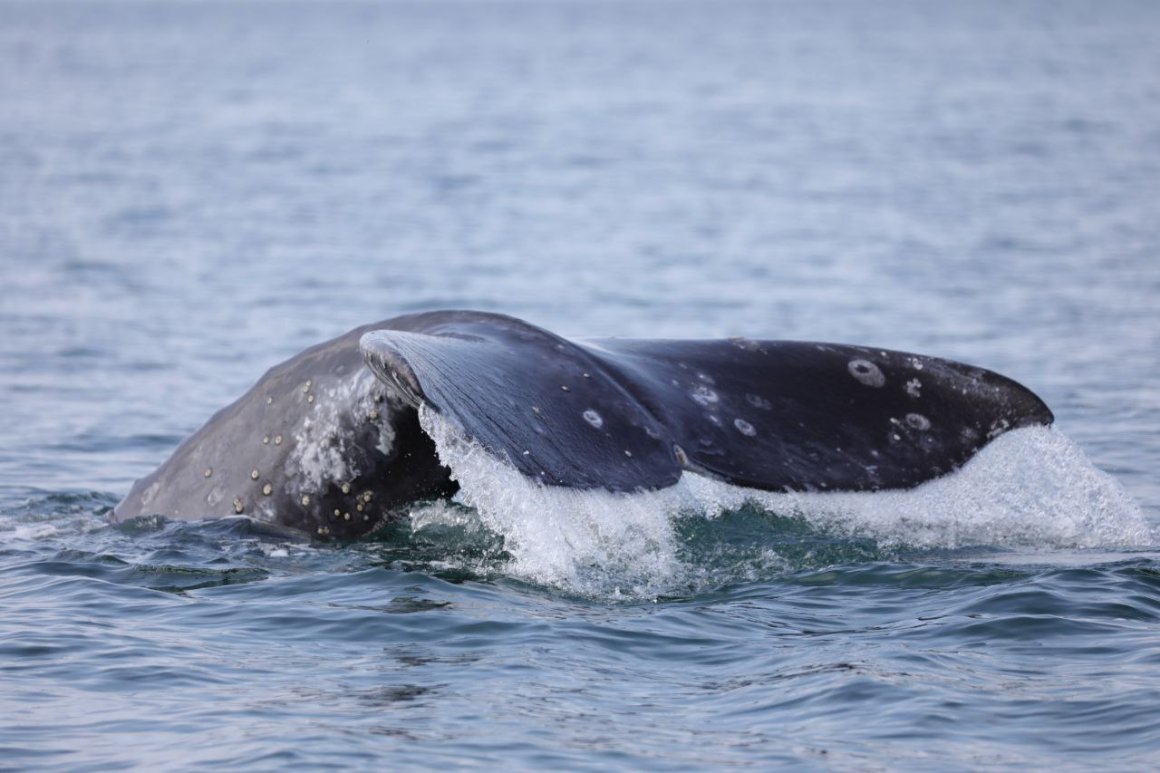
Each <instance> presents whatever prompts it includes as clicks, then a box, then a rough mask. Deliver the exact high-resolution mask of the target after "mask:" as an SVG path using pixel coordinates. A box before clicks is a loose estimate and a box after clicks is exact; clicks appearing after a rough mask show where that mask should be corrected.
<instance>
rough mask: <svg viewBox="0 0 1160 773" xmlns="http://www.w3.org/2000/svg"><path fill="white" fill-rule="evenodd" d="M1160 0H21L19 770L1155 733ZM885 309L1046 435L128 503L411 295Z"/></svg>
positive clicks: (10, 139) (597, 310)
mask: <svg viewBox="0 0 1160 773" xmlns="http://www.w3.org/2000/svg"><path fill="white" fill-rule="evenodd" d="M1158 72H1160V8H1158V7H1156V6H1154V5H1153V4H1149V3H1143V2H1141V3H1132V2H1110V3H1102V4H1099V5H1096V4H1086V3H1068V2H1046V1H1045V0H1044V1H1038V0H1037V1H1028V2H1016V3H999V2H994V3H991V2H980V3H973V4H970V5H969V6H966V7H957V6H954V7H952V6H943V5H938V4H933V3H922V2H905V1H904V0H891V1H890V2H885V3H877V4H874V5H872V6H871V5H868V4H862V3H842V2H834V3H825V4H814V3H805V2H801V3H797V2H769V3H744V2H727V3H708V2H684V3H680V2H675V3H674V2H659V1H658V2H625V3H616V2H600V3H595V4H589V3H581V2H567V1H564V2H507V1H505V0H491V1H488V2H482V3H466V2H464V3H458V2H439V3H434V4H420V3H402V2H383V3H379V2H339V3H325V4H324V3H310V2H279V1H276V0H275V1H271V2H257V1H251V2H240V3H214V2H195V1H193V0H188V1H183V2H159V1H158V2H149V1H148V0H141V1H140V2H133V1H132V0H104V1H93V2H75V3H74V2H52V3H32V2H0V280H2V281H0V396H3V398H4V403H5V410H4V411H3V412H0V767H3V768H12V769H20V770H24V769H67V770H78V769H81V770H83V769H123V768H144V769H189V768H211V767H221V768H229V769H272V768H282V767H285V766H287V765H292V764H299V765H305V766H309V767H337V768H343V767H350V768H364V769H365V768H369V767H392V768H395V767H397V768H430V767H437V766H453V767H458V766H470V765H476V766H484V765H500V764H503V765H505V766H508V767H515V768H523V769H528V768H545V767H557V768H571V769H607V768H646V769H659V770H668V769H690V768H713V767H718V766H726V765H729V766H747V767H773V766H775V765H786V766H796V767H801V768H810V769H812V768H822V769H826V768H834V769H852V768H857V769H865V768H869V769H881V768H889V769H900V768H905V769H931V768H938V769H940V770H941V769H971V770H975V769H985V768H1010V767H1014V766H1028V767H1033V768H1043V767H1049V766H1051V767H1061V768H1067V769H1072V768H1099V769H1109V768H1116V769H1122V768H1130V769H1141V770H1143V769H1151V768H1154V767H1155V765H1156V763H1157V762H1158V761H1160V720H1158V719H1157V715H1158V712H1157V709H1158V708H1160V538H1157V536H1156V531H1155V530H1156V528H1157V526H1160V478H1158V477H1157V475H1156V470H1157V468H1158V467H1160V440H1158V438H1160V392H1158V391H1157V389H1156V386H1155V385H1156V384H1157V383H1158V382H1160V357H1158V355H1157V352H1160V306H1157V304H1156V301H1155V299H1156V297H1157V296H1158V293H1160V260H1158V259H1157V256H1158V255H1160V220H1158V219H1157V218H1156V205H1155V202H1156V201H1160V80H1157V77H1156V73H1158ZM439 307H468V308H480V309H488V310H495V311H502V312H506V313H510V314H514V315H517V316H521V317H523V318H526V319H528V320H530V321H532V322H534V323H536V324H539V325H543V326H545V327H548V328H550V329H552V330H555V331H558V332H560V333H562V334H565V335H576V336H601V335H624V336H640V337H716V336H727V335H746V336H750V337H763V338H795V339H806V340H835V341H846V342H853V343H866V344H873V345H878V346H882V347H888V348H893V349H902V350H912V351H918V352H923V353H927V354H932V355H939V356H945V357H951V358H953V359H958V360H963V361H968V362H972V363H975V364H978V365H981V366H984V367H989V368H992V369H995V370H998V371H1000V372H1003V373H1005V374H1007V375H1010V376H1012V377H1014V378H1016V379H1018V380H1019V381H1021V382H1022V383H1024V384H1026V385H1027V386H1029V387H1031V388H1032V389H1033V390H1035V391H1036V392H1037V393H1038V394H1040V395H1041V396H1042V397H1044V399H1045V400H1046V401H1047V403H1048V404H1049V405H1051V406H1052V408H1053V409H1054V411H1055V413H1056V416H1057V427H1056V429H1054V430H1051V431H1038V432H1017V433H1011V435H1009V436H1004V438H1001V441H1002V442H997V443H995V444H994V445H993V446H992V447H989V448H988V449H987V450H986V452H985V453H984V454H982V455H980V457H979V458H978V459H976V460H975V462H972V464H970V465H968V467H967V468H965V469H964V470H962V471H960V473H959V474H957V475H955V476H951V477H949V478H947V479H944V480H940V481H936V482H935V484H932V485H930V486H927V487H924V488H922V489H920V490H918V491H915V492H907V493H902V494H895V493H891V494H878V495H860V496H847V497H820V496H815V497H784V496H783V497H775V496H763V495H757V494H753V493H752V492H745V491H740V490H737V489H733V488H730V487H727V486H721V485H719V484H714V483H712V482H709V481H703V480H696V479H692V480H685V481H683V482H682V484H681V486H679V487H678V489H677V490H674V491H670V492H664V493H662V494H660V495H655V496H638V497H632V498H623V497H621V498H618V497H612V496H602V495H598V494H596V495H585V496H580V495H567V494H560V493H559V492H553V491H543V490H537V489H535V488H534V487H530V486H527V485H526V484H524V483H523V482H522V481H520V480H518V479H513V478H511V477H510V475H508V474H507V473H506V472H505V471H504V470H502V469H499V468H496V467H494V466H491V467H489V466H488V465H487V464H477V463H476V462H473V461H471V460H469V459H464V460H460V461H461V467H460V469H459V472H460V474H461V475H462V476H463V479H464V480H465V481H467V482H468V484H467V485H465V490H464V493H463V494H462V495H461V496H460V498H459V499H458V500H457V501H454V502H437V503H427V504H423V505H419V506H416V508H415V509H414V511H413V512H412V514H411V518H410V519H409V520H407V521H405V522H402V523H399V524H396V525H394V526H392V527H391V528H389V529H387V530H385V531H384V532H382V533H380V534H377V535H376V536H375V537H374V538H372V539H368V540H365V541H362V542H359V543H356V544H351V545H335V544H315V543H312V542H311V541H309V540H308V539H306V538H305V537H303V536H301V535H295V534H290V533H285V532H281V531H279V530H277V529H274V528H272V527H269V526H265V525H262V524H258V523H253V522H250V521H247V520H245V519H226V520H220V521H211V522H200V523H176V522H165V521H163V520H158V519H140V520H136V521H132V522H129V523H126V524H119V525H116V526H113V525H110V524H109V522H108V519H107V516H108V513H109V511H110V510H111V508H112V506H113V505H114V504H116V502H117V501H118V500H119V498H120V497H121V496H123V495H124V493H125V492H127V491H128V488H129V486H130V485H131V483H132V481H133V480H134V479H135V478H137V477H139V476H141V475H143V474H145V473H147V472H148V471H150V470H151V469H153V468H154V467H155V466H156V465H157V464H159V463H160V462H161V461H162V460H163V459H164V458H165V457H166V456H167V455H168V454H169V452H170V451H171V450H172V448H173V447H174V446H175V445H176V444H177V443H178V442H179V441H180V440H181V439H182V438H183V437H185V436H186V435H187V434H189V433H190V432H192V431H193V430H195V429H196V428H197V427H198V426H200V425H201V424H202V423H203V422H204V421H205V420H206V418H208V416H209V415H211V414H212V413H213V412H214V411H215V410H217V409H218V408H220V407H222V406H223V405H225V404H227V403H228V402H230V401H231V400H233V399H234V398H235V397H236V396H238V395H239V394H240V393H241V392H242V391H244V390H245V389H247V388H248V387H249V386H250V385H251V384H252V383H253V382H254V381H255V380H256V379H257V378H258V377H259V376H260V375H261V374H262V373H263V372H264V371H265V369H267V368H268V367H270V366H272V365H274V364H276V363H277V362H279V361H281V360H283V359H285V358H287V357H289V356H291V355H293V354H295V353H297V352H298V351H300V350H301V349H303V348H305V347H306V346H309V345H311V344H313V343H317V342H319V341H321V340H325V339H327V338H330V337H333V336H335V335H338V334H340V333H342V332H345V331H346V330H348V329H350V328H352V327H355V326H356V325H360V324H364V323H366V322H369V321H372V320H376V319H382V318H386V317H389V316H393V315H395V314H399V313H404V312H407V311H412V310H417V309H427V308H439Z"/></svg>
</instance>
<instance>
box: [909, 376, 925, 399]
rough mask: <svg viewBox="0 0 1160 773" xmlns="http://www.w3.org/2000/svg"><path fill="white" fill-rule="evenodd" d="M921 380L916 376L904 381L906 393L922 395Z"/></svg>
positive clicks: (914, 395)
mask: <svg viewBox="0 0 1160 773" xmlns="http://www.w3.org/2000/svg"><path fill="white" fill-rule="evenodd" d="M921 390H922V382H921V381H919V380H918V379H916V378H912V379H911V380H910V381H907V382H906V394H908V395H910V396H911V397H922V391H921Z"/></svg>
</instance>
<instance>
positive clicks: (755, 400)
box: [745, 395, 773, 411]
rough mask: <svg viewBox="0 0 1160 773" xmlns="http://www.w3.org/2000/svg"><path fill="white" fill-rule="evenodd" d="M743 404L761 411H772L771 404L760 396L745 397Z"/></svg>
mask: <svg viewBox="0 0 1160 773" xmlns="http://www.w3.org/2000/svg"><path fill="white" fill-rule="evenodd" d="M745 402H747V403H749V404H750V405H752V406H753V407H754V408H760V409H761V410H763V411H772V410H773V403H771V402H770V401H769V400H766V399H765V398H764V397H762V396H761V395H745Z"/></svg>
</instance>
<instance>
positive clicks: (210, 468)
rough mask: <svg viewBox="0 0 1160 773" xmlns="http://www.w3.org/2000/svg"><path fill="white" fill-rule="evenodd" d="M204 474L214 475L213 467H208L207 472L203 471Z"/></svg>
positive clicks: (206, 475)
mask: <svg viewBox="0 0 1160 773" xmlns="http://www.w3.org/2000/svg"><path fill="white" fill-rule="evenodd" d="M202 475H204V476H205V477H207V478H208V477H209V476H211V475H213V467H206V468H205V472H203V473H202Z"/></svg>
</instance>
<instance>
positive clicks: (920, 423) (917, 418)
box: [906, 413, 930, 431]
mask: <svg viewBox="0 0 1160 773" xmlns="http://www.w3.org/2000/svg"><path fill="white" fill-rule="evenodd" d="M906 423H907V424H909V425H910V426H911V427H914V428H915V429H917V430H923V431H925V430H928V429H930V419H928V418H926V417H925V416H923V415H922V414H921V413H908V414H906Z"/></svg>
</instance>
